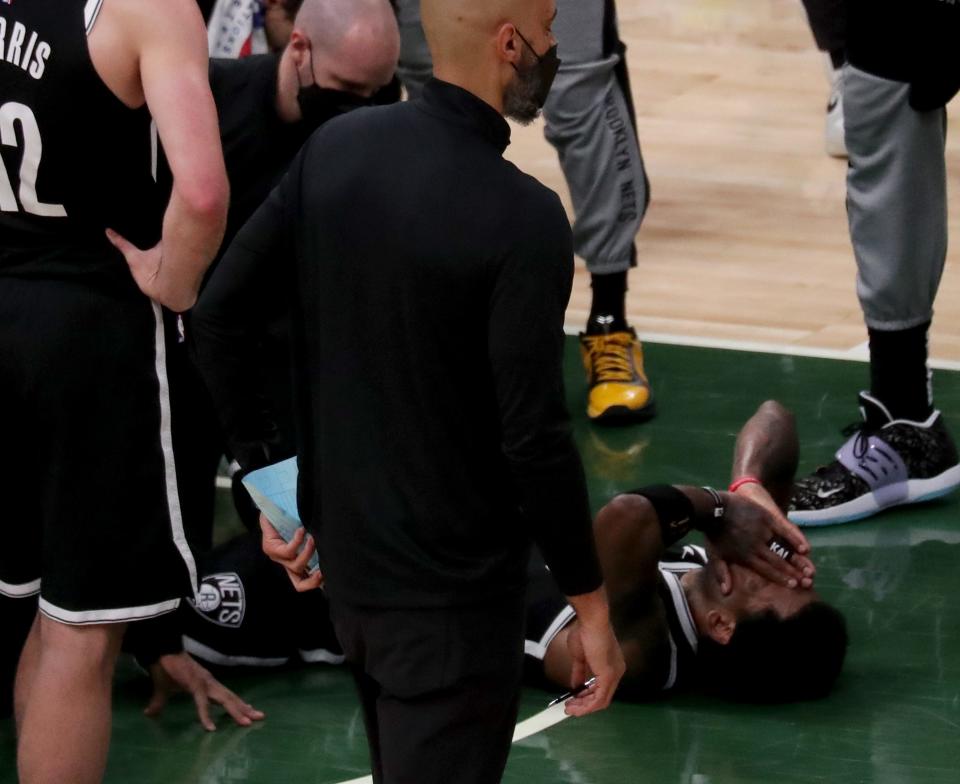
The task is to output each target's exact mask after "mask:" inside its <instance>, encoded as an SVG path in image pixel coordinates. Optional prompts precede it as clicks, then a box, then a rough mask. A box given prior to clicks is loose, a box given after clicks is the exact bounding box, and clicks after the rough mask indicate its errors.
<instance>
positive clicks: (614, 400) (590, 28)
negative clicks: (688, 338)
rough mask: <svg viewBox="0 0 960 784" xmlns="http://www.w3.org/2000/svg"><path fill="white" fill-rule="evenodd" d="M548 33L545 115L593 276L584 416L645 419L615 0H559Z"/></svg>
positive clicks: (635, 211) (628, 109)
mask: <svg viewBox="0 0 960 784" xmlns="http://www.w3.org/2000/svg"><path fill="white" fill-rule="evenodd" d="M554 34H555V35H556V37H557V40H558V41H559V55H560V58H561V59H562V60H563V65H562V66H561V67H560V71H559V73H558V74H557V78H556V80H555V81H554V86H553V89H552V91H551V93H550V98H549V100H548V101H547V105H546V106H545V107H544V117H545V118H546V121H547V125H546V137H547V140H548V141H549V142H550V143H551V144H552V145H553V146H554V147H555V148H556V150H557V153H558V155H559V158H560V165H561V167H562V169H563V174H564V177H565V178H566V181H567V185H568V186H569V187H570V195H571V198H572V200H573V209H574V213H575V214H576V221H575V223H574V227H573V235H574V246H575V249H576V252H577V254H578V255H579V256H581V257H582V258H583V259H584V260H585V261H586V263H587V268H588V269H589V271H590V274H591V286H592V289H593V300H592V305H591V312H590V317H589V319H588V323H587V328H586V332H585V335H584V337H583V341H582V342H583V356H584V363H585V365H586V367H587V372H588V375H589V383H590V387H591V390H590V395H589V400H588V405H587V412H588V415H589V416H590V417H591V418H592V419H608V420H609V419H617V418H623V417H627V418H643V417H645V416H649V415H650V414H651V413H652V410H653V398H652V394H651V392H650V386H649V384H648V383H647V379H646V375H645V372H644V367H643V354H642V348H641V346H640V343H639V341H637V339H636V335H635V334H634V333H633V331H632V330H631V328H630V326H629V324H628V323H627V318H626V293H627V273H628V271H629V270H630V268H631V267H633V266H634V265H635V264H636V249H635V245H634V241H635V238H636V235H637V232H638V231H639V229H640V224H641V222H642V221H643V216H644V213H645V212H646V209H647V204H648V203H649V200H650V189H649V183H648V181H647V176H646V172H645V171H644V167H643V159H642V157H641V155H640V145H639V142H638V140H637V131H636V120H635V115H634V109H633V100H632V96H631V93H630V84H629V79H628V77H627V66H626V59H625V57H626V54H625V48H624V46H623V44H622V43H621V42H620V38H619V33H618V29H617V18H616V9H615V7H614V3H613V0H559V1H558V3H557V19H556V22H555V23H554Z"/></svg>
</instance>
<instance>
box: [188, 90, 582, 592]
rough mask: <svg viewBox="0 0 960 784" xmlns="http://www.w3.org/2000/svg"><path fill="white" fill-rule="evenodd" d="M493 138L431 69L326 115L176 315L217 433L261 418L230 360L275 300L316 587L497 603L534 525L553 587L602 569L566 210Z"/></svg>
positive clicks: (486, 120) (500, 136)
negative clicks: (581, 445)
mask: <svg viewBox="0 0 960 784" xmlns="http://www.w3.org/2000/svg"><path fill="white" fill-rule="evenodd" d="M509 140H510V129H509V126H508V125H507V123H506V122H505V121H504V119H503V118H502V117H501V116H500V114H499V113H498V112H496V111H495V110H494V109H493V108H492V107H490V106H489V105H488V104H487V103H485V102H484V101H482V100H480V99H479V98H477V97H476V96H474V95H472V94H471V93H469V92H467V91H465V90H462V89H460V88H459V87H455V86H453V85H451V84H447V83H444V82H441V81H437V80H434V81H432V82H431V83H430V84H429V85H428V87H427V89H426V90H425V91H424V94H423V97H422V99H421V100H419V101H417V102H413V103H405V104H397V105H394V106H388V107H382V108H375V109H365V110H359V111H356V112H353V113H351V114H349V115H347V116H344V117H340V118H337V119H335V120H333V121H331V122H329V123H327V124H326V125H325V126H324V127H323V128H321V129H320V130H319V131H317V133H315V134H314V135H313V136H312V137H311V138H310V140H309V141H308V142H307V144H306V145H305V146H304V148H303V150H302V151H301V152H300V154H299V156H298V157H297V158H296V159H295V160H294V162H293V164H292V165H291V167H290V170H289V172H288V174H287V175H286V177H285V178H284V180H283V181H282V182H281V184H280V185H279V186H278V188H277V189H276V190H275V191H274V192H273V194H272V195H271V196H270V198H269V199H268V200H267V202H266V203H265V204H264V205H263V207H262V208H261V209H260V210H258V211H257V212H256V213H255V214H254V216H253V217H252V218H251V220H250V222H249V223H248V224H247V225H246V226H245V227H244V228H243V229H242V230H241V231H240V233H239V235H238V236H237V238H236V240H235V242H234V243H233V244H232V246H231V247H230V249H229V250H228V252H227V253H226V255H225V257H224V259H223V261H222V263H221V264H220V266H219V268H218V269H217V270H216V272H215V274H214V276H213V278H212V279H211V281H210V283H209V285H208V286H207V288H206V290H205V291H204V293H203V295H202V297H201V300H200V302H199V304H198V306H197V308H196V310H195V312H194V330H195V339H196V342H197V349H198V352H199V357H200V361H201V366H202V368H203V370H204V371H205V375H206V376H207V379H208V382H209V384H210V386H211V388H212V391H213V393H214V398H215V400H216V402H217V404H218V407H219V408H220V411H221V414H222V415H223V417H224V419H225V424H226V426H227V430H228V432H234V433H235V432H237V429H238V423H246V428H247V430H248V431H249V427H250V424H249V423H251V422H257V421H265V419H266V417H263V416H261V413H262V412H259V411H258V408H259V407H260V404H261V399H260V397H259V396H258V395H256V390H255V389H251V388H250V386H249V384H250V379H252V378H254V377H255V376H254V374H252V373H251V372H249V367H248V366H247V365H246V362H247V359H246V358H247V356H248V353H247V351H248V349H249V347H250V344H251V340H252V339H253V337H255V332H256V329H257V325H256V315H257V312H258V302H259V301H260V300H261V298H262V297H264V296H270V295H271V292H275V291H276V290H277V289H278V288H280V289H282V290H284V291H285V292H286V294H287V297H288V298H289V300H290V301H291V303H292V306H293V310H294V330H293V331H294V343H295V346H294V349H295V363H294V364H295V374H296V383H295V386H296V392H297V397H298V412H297V413H298V441H299V444H298V456H299V464H300V478H301V480H300V493H299V495H300V508H301V515H302V517H303V518H304V520H305V522H306V524H307V526H308V527H309V528H310V529H311V530H312V532H313V533H314V535H315V537H316V539H317V542H318V549H319V552H320V560H321V567H322V569H323V571H324V574H325V576H326V578H327V590H328V592H329V593H330V595H331V597H332V598H334V599H339V600H341V601H346V602H349V603H352V604H355V605H359V606H368V607H397V608H402V607H430V606H436V607H450V606H456V605H462V604H468V603H477V602H483V601H486V600H489V599H496V598H498V597H500V596H503V595H505V594H507V593H510V592H513V591H517V590H520V588H521V586H522V585H523V581H524V573H525V567H526V560H527V555H528V551H529V545H530V542H531V540H533V541H535V542H536V543H537V544H538V545H539V547H540V549H541V551H542V552H543V554H544V557H545V559H546V561H547V563H548V565H549V566H550V568H551V571H552V573H553V575H554V577H555V578H556V580H557V582H558V584H559V586H560V588H561V589H562V590H563V591H564V593H566V594H568V595H575V594H581V593H586V592H588V591H592V590H594V589H596V588H597V587H598V586H599V585H600V582H601V578H600V571H599V566H598V563H597V559H596V554H595V549H594V544H593V537H592V531H591V522H590V514H589V508H588V502H587V492H586V485H585V481H584V475H583V468H582V465H581V462H580V458H579V455H578V453H577V450H576V447H575V445H574V442H573V439H572V436H571V428H570V422H569V417H568V414H567V410H566V405H565V402H564V392H563V381H562V350H563V320H564V311H565V308H566V305H567V300H568V298H569V295H570V287H571V282H572V276H573V251H572V242H571V234H570V227H569V224H568V222H567V219H566V215H565V213H564V211H563V208H562V207H561V204H560V201H559V199H558V198H557V196H556V194H554V193H553V192H551V191H549V190H548V189H546V188H545V187H544V186H542V185H541V184H540V183H538V182H537V181H536V180H534V179H533V178H532V177H529V176H527V175H525V174H523V173H522V172H521V171H519V170H518V169H517V168H516V167H515V166H514V165H513V164H511V163H508V162H507V161H506V160H504V158H503V151H504V149H505V148H506V146H507V144H508V143H509ZM248 435H249V432H248Z"/></svg>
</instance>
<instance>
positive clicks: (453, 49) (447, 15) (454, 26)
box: [420, 0, 554, 61]
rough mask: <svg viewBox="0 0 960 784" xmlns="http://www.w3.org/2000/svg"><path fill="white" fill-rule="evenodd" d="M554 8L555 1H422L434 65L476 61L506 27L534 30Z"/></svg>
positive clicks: (421, 8) (426, 31) (424, 23)
mask: <svg viewBox="0 0 960 784" xmlns="http://www.w3.org/2000/svg"><path fill="white" fill-rule="evenodd" d="M553 8H554V3H553V2H552V0H421V4H420V16H421V19H422V20H423V30H424V32H425V33H426V35H427V43H429V44H430V52H431V54H432V55H433V59H434V61H437V60H440V61H446V60H449V59H450V58H451V57H454V58H459V59H475V58H476V57H477V56H479V55H480V53H479V52H477V51H476V47H477V45H478V44H479V43H481V42H483V43H487V42H490V41H491V40H493V39H494V38H495V37H496V35H497V32H498V31H499V30H500V28H501V27H502V26H503V25H505V24H513V25H516V26H517V27H519V28H520V29H523V28H524V27H532V26H533V25H535V24H536V21H535V20H536V19H537V18H538V17H539V16H546V17H549V16H551V15H552V14H553ZM548 9H549V10H548Z"/></svg>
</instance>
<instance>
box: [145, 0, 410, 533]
mask: <svg viewBox="0 0 960 784" xmlns="http://www.w3.org/2000/svg"><path fill="white" fill-rule="evenodd" d="M294 5H296V11H295V16H293V17H292V18H291V29H290V30H289V31H288V35H289V40H288V41H287V44H286V46H285V47H284V48H283V50H282V51H281V52H278V53H276V54H266V55H253V56H250V57H245V58H242V59H239V60H235V59H226V58H214V59H211V61H210V86H211V89H212V92H213V96H214V101H215V103H216V107H217V114H218V118H219V126H220V136H221V140H222V143H223V147H224V159H225V162H226V168H227V177H228V179H229V181H230V188H231V200H230V209H229V212H228V215H227V227H226V233H225V236H224V242H223V244H222V245H221V249H220V252H219V253H218V255H217V257H216V258H215V259H214V262H213V264H212V265H211V269H213V268H215V267H216V265H217V264H218V263H219V261H220V258H221V256H222V253H223V250H224V249H226V247H227V246H228V245H229V244H230V241H231V240H232V239H233V237H234V236H235V235H236V233H237V231H239V229H240V227H241V226H243V224H244V223H245V222H246V221H247V219H248V218H249V217H250V216H251V215H252V214H253V212H254V211H255V210H256V209H257V207H259V206H260V205H261V204H262V203H263V201H264V200H265V199H266V198H267V196H268V195H269V193H270V191H271V190H272V189H273V188H274V187H275V186H276V184H277V183H278V182H279V181H280V178H281V177H282V176H283V174H284V172H285V171H286V170H287V167H288V166H289V164H290V161H291V160H293V157H294V156H295V155H296V154H297V151H298V150H299V149H300V147H301V146H302V145H303V143H304V142H305V141H306V140H307V138H309V136H310V134H311V133H313V132H314V131H315V130H316V129H317V128H319V127H320V126H321V125H323V123H324V122H326V121H327V120H329V119H330V118H331V117H335V116H336V115H338V114H341V113H343V112H347V111H350V110H352V109H355V108H357V107H359V106H363V105H366V104H368V103H369V102H370V100H371V97H372V96H373V95H374V94H375V93H376V92H377V91H378V90H379V89H380V88H381V87H383V86H384V85H386V84H388V83H390V81H391V79H392V78H393V74H394V70H395V68H396V63H397V59H398V56H399V31H398V29H397V23H396V20H395V17H394V15H393V10H392V7H391V5H390V3H389V1H388V0H360V1H359V2H355V1H354V0H302V2H299V3H295V2H289V3H287V4H286V6H285V7H286V8H288V9H292V8H293V7H294ZM160 158H161V159H160V165H159V166H158V179H159V180H160V182H161V184H162V183H163V182H164V181H165V179H166V177H167V176H168V169H167V167H166V166H165V162H164V160H163V156H162V155H161V156H160ZM208 277H209V274H208ZM261 308H269V309H270V310H271V312H272V316H271V322H272V327H271V330H270V332H269V334H268V335H267V336H266V337H265V339H264V344H263V351H262V355H263V356H264V357H265V361H266V362H269V367H268V368H266V369H265V376H266V377H267V379H269V383H270V389H269V394H270V395H271V396H272V397H273V398H274V399H275V400H276V401H277V405H275V406H274V410H275V411H276V412H277V416H278V419H279V422H278V423H277V426H276V428H275V431H274V434H273V436H272V439H271V443H272V450H273V452H274V454H275V455H285V454H289V453H292V450H293V434H292V432H291V429H292V422H291V416H290V413H289V411H290V408H291V403H290V402H289V401H290V396H291V393H290V389H289V381H288V377H289V359H288V357H289V350H288V348H287V340H286V332H287V327H286V303H285V302H270V303H266V302H264V303H261ZM168 321H169V322H171V323H170V326H171V330H173V331H179V332H180V334H181V336H182V337H181V344H180V345H178V346H175V347H174V348H173V350H172V351H171V356H170V362H169V364H170V368H171V373H172V374H173V380H172V382H171V387H172V395H173V403H172V405H173V407H174V409H175V414H176V415H175V417H174V421H175V424H174V431H175V432H174V440H175V441H178V442H179V444H180V448H179V449H178V453H179V454H178V455H177V457H178V461H179V465H180V467H181V473H182V475H183V477H184V479H183V487H182V488H181V492H182V494H183V496H184V508H185V512H184V513H185V516H186V518H187V529H188V531H189V532H191V533H192V535H193V540H194V541H195V543H196V546H197V547H199V548H200V549H202V550H206V549H208V548H209V547H210V546H211V544H212V542H211V530H212V524H213V505H214V496H215V490H214V477H215V473H216V470H217V466H218V464H219V462H220V458H221V455H222V454H223V451H224V450H223V435H222V433H221V431H220V428H219V425H218V424H217V416H216V414H215V413H214V412H213V410H212V408H211V404H210V400H209V395H208V393H207V392H206V390H205V388H204V385H203V383H202V381H201V379H200V377H199V374H198V372H197V371H196V369H195V367H194V363H193V361H192V359H191V357H190V356H189V353H188V350H187V348H188V338H189V332H190V315H189V314H185V315H184V316H182V317H176V316H172V315H169V314H168ZM174 322H177V323H174ZM249 429H250V426H249V425H248V424H247V423H244V424H243V430H245V431H246V430H249ZM178 436H179V437H178ZM241 440H242V439H240V438H237V439H235V443H239V442H240V441H241ZM175 446H176V444H175ZM245 448H246V449H247V450H248V451H250V452H254V453H257V454H263V453H264V452H265V450H266V449H267V447H265V446H264V445H263V444H260V443H250V444H245ZM265 459H266V458H265V457H263V458H260V460H259V461H258V462H259V463H262V462H263V461H264V460H265ZM242 462H248V461H242ZM238 501H239V503H243V502H244V501H245V496H244V494H238Z"/></svg>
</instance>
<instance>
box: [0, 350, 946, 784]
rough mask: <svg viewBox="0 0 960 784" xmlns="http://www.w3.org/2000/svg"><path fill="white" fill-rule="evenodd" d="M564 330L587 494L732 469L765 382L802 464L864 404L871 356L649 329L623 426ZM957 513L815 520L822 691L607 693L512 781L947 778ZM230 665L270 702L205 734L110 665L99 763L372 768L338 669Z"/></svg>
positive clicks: (0, 761) (540, 705)
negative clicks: (846, 642) (684, 340)
mask: <svg viewBox="0 0 960 784" xmlns="http://www.w3.org/2000/svg"><path fill="white" fill-rule="evenodd" d="M568 343H569V345H568V351H569V354H568V365H569V371H568V390H569V393H568V394H569V397H570V405H571V410H572V411H573V412H574V415H575V418H576V420H577V438H578V441H579V443H580V447H581V451H582V454H583V458H584V463H585V465H586V469H587V474H588V477H589V479H590V490H591V496H592V500H593V504H594V507H595V508H597V507H599V506H600V505H602V503H603V502H604V501H605V500H606V499H607V498H609V497H610V496H612V495H613V494H615V493H616V492H617V491H619V490H624V489H628V488H630V487H633V486H636V485H638V484H647V483H653V482H676V483H690V484H704V483H709V484H714V485H716V486H725V485H726V483H727V480H728V468H729V460H730V456H731V454H732V450H733V441H734V436H735V434H736V432H737V429H738V428H739V426H740V424H741V423H742V422H743V421H744V420H745V419H746V418H747V417H748V416H749V415H750V414H751V413H752V412H753V411H754V409H755V408H756V406H757V405H758V404H759V403H760V402H762V401H763V400H764V399H767V398H776V399H778V400H780V401H781V402H783V403H785V404H786V405H787V406H788V407H790V408H791V409H793V410H794V411H795V413H796V415H797V420H798V424H799V429H800V436H801V442H802V449H801V471H804V472H806V471H809V470H812V469H813V468H815V467H816V466H817V465H818V464H819V463H821V462H826V460H827V459H828V458H829V457H830V455H831V453H832V451H833V450H834V449H836V448H837V447H838V446H839V444H840V441H841V440H842V439H841V436H840V432H839V431H840V429H841V428H842V427H843V426H844V425H846V424H849V423H850V422H852V421H854V420H855V419H856V418H857V416H858V414H857V410H856V399H855V395H856V392H857V390H858V389H860V388H861V387H862V386H864V385H865V384H866V379H867V366H866V365H865V364H863V363H857V362H845V361H837V360H824V359H812V358H801V357H790V356H781V355H774V354H748V353H743V352H735V351H721V350H713V349H699V348H682V347H674V346H666V345H648V346H647V362H648V366H649V368H650V370H651V373H652V376H653V382H654V385H655V390H656V393H657V396H658V399H659V414H658V416H657V417H656V419H654V420H653V421H651V422H649V423H647V424H644V425H639V426H634V427H629V428H623V429H611V428H597V427H593V426H590V425H589V424H587V423H586V422H585V421H584V415H583V410H584V389H583V383H582V378H581V373H580V368H579V358H578V356H577V353H576V352H577V347H576V341H575V339H572V338H571V339H570V340H569V341H568ZM934 389H935V394H936V399H937V404H938V406H939V407H940V408H941V409H942V410H943V411H944V414H945V415H946V417H947V421H948V422H949V424H950V426H951V429H952V431H953V432H954V433H955V434H958V433H960V373H957V372H947V371H940V372H938V373H937V374H936V375H935V379H934ZM958 512H960V497H958V496H957V495H954V496H952V497H950V498H948V499H944V500H941V501H937V502H932V503H930V504H926V505H923V506H916V507H912V508H902V509H898V510H893V511H890V512H887V513H884V514H882V515H880V516H879V517H876V518H874V519H872V520H868V521H863V522H859V523H852V524H849V525H845V526H839V527H836V528H831V529H823V530H814V531H812V532H809V537H810V540H811V543H812V544H813V547H814V557H815V559H816V561H817V564H818V568H819V573H818V577H817V586H818V589H819V591H820V592H821V593H822V594H823V595H824V597H825V598H826V599H827V600H828V601H831V602H833V603H835V604H836V605H837V606H838V607H840V608H841V609H842V610H843V611H844V613H845V614H846V616H847V619H848V623H849V630H850V637H851V647H850V652H849V655H848V659H847V667H846V671H845V673H844V675H843V676H842V677H841V680H840V682H839V685H838V688H837V689H836V691H835V693H834V694H833V695H832V696H831V697H829V698H828V699H826V700H823V701H821V702H813V703H806V704H798V705H787V706H776V707H755V706H736V705H730V704H725V703H722V702H718V701H715V700H712V699H707V698H703V697H698V696H694V695H690V696H683V697H677V698H673V699H670V700H666V701H663V702H660V703H655V704H648V705H627V704H615V705H614V706H612V707H611V708H610V709H609V710H608V711H606V712H605V713H603V714H600V715H597V716H592V717H588V718H586V719H582V720H573V719H571V720H567V721H563V722H561V723H559V724H556V725H554V726H551V727H549V728H547V729H544V730H543V731H540V732H537V733H535V734H532V735H530V736H529V737H527V738H526V739H524V740H521V741H519V742H517V743H515V744H514V747H513V752H512V754H511V758H510V762H509V765H508V767H507V772H506V775H505V778H504V781H505V782H508V784H547V783H549V784H556V783H558V782H569V783H570V784H614V783H617V784H621V783H622V782H654V783H655V784H660V783H664V784H667V783H669V784H734V783H735V784H772V783H773V782H783V783H786V782H804V783H806V782H844V784H846V783H848V782H874V783H876V784H934V783H936V784H941V783H942V784H948V783H949V784H956V782H958V781H960V598H958V593H960V591H958V589H960V574H958V572H960V514H958ZM789 676H790V673H789V672H784V673H783V677H784V678H789ZM225 680H226V682H227V685H228V686H230V687H231V688H233V689H234V690H235V691H237V692H239V693H240V694H241V695H243V696H244V697H245V698H246V699H247V700H248V701H250V702H252V703H253V704H254V705H255V706H257V707H258V708H260V709H262V710H264V711H265V712H266V713H267V719H266V720H265V721H264V722H263V723H262V724H260V725H258V726H256V727H254V728H251V729H239V728H237V727H235V726H232V724H231V723H230V722H229V720H227V719H226V718H224V717H222V716H221V717H219V721H218V726H219V729H218V730H217V732H216V733H212V734H208V733H205V732H203V730H202V729H201V728H200V726H199V725H198V724H197V722H196V721H195V718H194V713H193V708H192V704H191V703H190V701H189V700H187V699H183V700H180V701H178V702H176V703H174V704H172V705H170V706H168V708H167V710H166V712H165V713H164V714H163V716H162V717H161V718H160V719H158V720H150V719H147V718H145V717H143V716H142V714H141V711H142V708H143V706H144V705H145V703H146V698H147V695H148V685H147V684H146V683H145V681H144V679H143V677H142V676H141V675H139V674H138V673H137V672H136V670H135V669H134V668H133V667H132V666H130V665H128V664H124V665H123V666H121V669H120V672H119V674H118V678H117V686H116V699H115V703H116V713H115V721H114V730H113V744H112V749H111V756H110V763H109V767H108V771H107V777H106V781H107V782H110V783H111V784H134V783H136V784H219V783H220V782H224V783H226V782H231V783H233V782H263V783H265V784H279V783H285V782H297V784H339V782H344V781H349V780H352V779H355V778H357V777H361V776H363V775H365V774H366V773H367V772H368V771H367V768H366V750H365V745H364V734H363V724H362V721H361V718H360V714H359V709H358V707H357V705H356V702H355V700H354V695H353V691H352V687H351V684H350V680H349V677H348V676H347V673H346V672H344V671H342V670H339V669H337V668H333V667H324V666H315V667H311V668H308V669H300V670H295V671H287V672H280V673H276V672H274V673H270V672H258V673H245V674H235V675H230V676H227V677H225ZM776 688H777V684H776V683H771V684H770V689H771V690H775V689H776ZM549 697H550V695H548V694H547V693H545V692H540V691H536V690H532V689H528V690H527V691H526V693H525V694H524V697H523V702H522V707H521V719H526V718H530V717H536V716H537V715H538V714H540V713H541V712H542V711H543V709H544V708H545V707H546V703H547V701H548V700H549ZM454 764H455V763H454ZM15 778H16V776H15V772H14V741H13V728H12V724H11V722H9V721H6V722H0V784H8V783H11V784H12V782H14V781H15ZM65 784H66V783H65Z"/></svg>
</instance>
